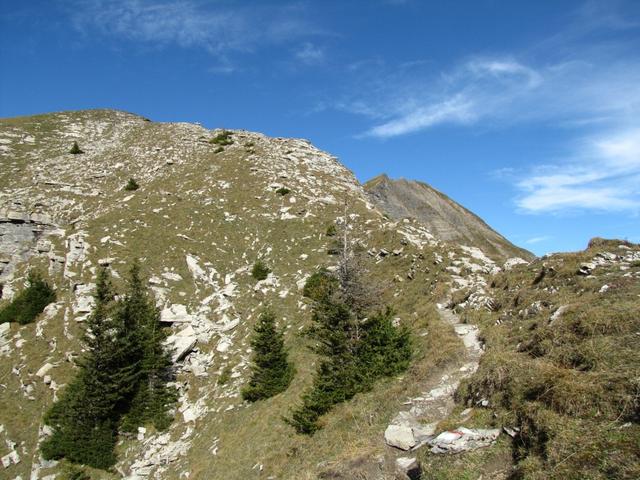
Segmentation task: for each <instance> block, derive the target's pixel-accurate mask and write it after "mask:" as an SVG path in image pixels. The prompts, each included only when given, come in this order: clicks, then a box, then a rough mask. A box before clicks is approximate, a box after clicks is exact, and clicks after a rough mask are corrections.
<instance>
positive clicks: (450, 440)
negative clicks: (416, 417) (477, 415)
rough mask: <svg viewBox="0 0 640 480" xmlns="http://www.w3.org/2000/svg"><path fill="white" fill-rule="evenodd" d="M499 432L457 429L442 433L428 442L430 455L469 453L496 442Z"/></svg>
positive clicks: (495, 430) (493, 430)
mask: <svg viewBox="0 0 640 480" xmlns="http://www.w3.org/2000/svg"><path fill="white" fill-rule="evenodd" d="M499 435H500V430H499V429H497V428H495V429H469V428H465V427H458V428H457V429H456V430H449V431H446V432H442V433H441V434H440V435H438V436H437V437H435V438H433V439H432V440H430V441H429V442H428V444H429V445H431V452H432V453H460V452H469V451H471V450H475V449H477V448H482V447H488V446H489V445H491V444H492V443H493V442H495V441H496V439H497V438H498V436H499Z"/></svg>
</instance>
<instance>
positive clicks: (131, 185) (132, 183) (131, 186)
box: [124, 178, 140, 192]
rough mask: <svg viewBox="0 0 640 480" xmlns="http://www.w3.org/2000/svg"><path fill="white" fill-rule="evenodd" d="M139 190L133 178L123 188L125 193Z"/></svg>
mask: <svg viewBox="0 0 640 480" xmlns="http://www.w3.org/2000/svg"><path fill="white" fill-rule="evenodd" d="M139 188H140V185H138V182H136V181H135V179H133V178H130V179H129V181H128V182H127V184H126V185H125V186H124V189H125V190H126V191H127V192H132V191H134V190H138V189H139Z"/></svg>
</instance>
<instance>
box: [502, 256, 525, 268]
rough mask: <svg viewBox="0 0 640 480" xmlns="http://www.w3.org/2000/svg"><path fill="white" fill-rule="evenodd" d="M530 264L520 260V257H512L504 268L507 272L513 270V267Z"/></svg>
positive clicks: (505, 263)
mask: <svg viewBox="0 0 640 480" xmlns="http://www.w3.org/2000/svg"><path fill="white" fill-rule="evenodd" d="M528 263H529V262H527V261H526V260H525V259H523V258H520V257H512V258H508V259H507V260H506V261H505V262H504V265H503V268H504V269H505V270H507V271H508V270H511V269H512V268H513V267H515V266H516V265H524V264H528Z"/></svg>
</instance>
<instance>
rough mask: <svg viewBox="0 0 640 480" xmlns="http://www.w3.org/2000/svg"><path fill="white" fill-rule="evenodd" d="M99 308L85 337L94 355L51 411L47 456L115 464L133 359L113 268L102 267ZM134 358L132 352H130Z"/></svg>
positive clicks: (45, 444) (97, 296)
mask: <svg viewBox="0 0 640 480" xmlns="http://www.w3.org/2000/svg"><path fill="white" fill-rule="evenodd" d="M94 299H95V307H94V310H93V312H92V314H91V315H90V316H89V319H88V320H87V331H86V333H85V336H84V340H85V342H86V344H87V347H88V349H89V353H88V355H87V356H86V357H85V358H83V359H82V360H81V361H80V371H79V372H78V374H77V375H76V377H75V378H74V379H73V380H72V381H71V383H70V384H69V385H68V386H67V388H65V390H64V391H63V392H62V395H61V396H60V398H59V399H58V401H57V402H56V403H54V404H53V406H52V407H51V408H50V409H49V411H48V412H47V413H46V415H45V419H44V421H45V423H46V424H47V425H50V426H51V427H52V428H53V434H52V435H51V436H50V437H49V438H47V439H46V440H45V441H44V442H43V443H42V445H41V453H42V456H43V457H44V458H45V459H61V458H66V459H67V460H69V461H70V462H73V463H80V464H86V465H90V466H93V467H96V468H104V469H106V468H109V467H111V466H112V465H113V464H114V463H115V461H116V458H115V453H114V448H115V445H116V435H117V418H118V413H117V411H116V410H115V408H114V407H115V405H116V404H118V403H119V402H121V401H122V394H123V393H122V391H121V388H122V387H123V386H124V385H123V384H122V382H121V381H120V380H121V378H120V375H119V372H118V370H119V368H120V367H121V366H122V364H124V363H125V362H126V361H127V358H123V357H122V356H121V355H122V353H125V354H126V352H123V351H122V350H121V349H120V348H118V343H119V337H120V335H121V332H120V331H119V330H118V329H117V325H116V324H115V323H114V322H113V321H111V319H110V317H109V312H110V309H111V307H112V300H113V292H112V290H111V282H110V279H109V275H108V271H107V270H106V269H104V268H103V269H101V270H100V272H99V274H98V278H97V282H96V292H95V294H94ZM125 356H128V355H125Z"/></svg>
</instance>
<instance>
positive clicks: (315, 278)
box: [302, 268, 338, 301]
mask: <svg viewBox="0 0 640 480" xmlns="http://www.w3.org/2000/svg"><path fill="white" fill-rule="evenodd" d="M337 282H338V280H337V279H336V277H334V276H333V275H331V273H330V272H329V271H328V270H327V269H326V268H321V269H320V270H318V271H317V272H315V273H313V274H312V275H311V276H310V277H309V278H307V281H306V282H305V284H304V288H303V290H302V295H303V296H305V297H307V298H310V299H311V300H315V301H320V300H322V298H324V297H326V296H327V295H329V294H330V293H331V292H332V291H333V290H334V289H335V287H336V286H337Z"/></svg>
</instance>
